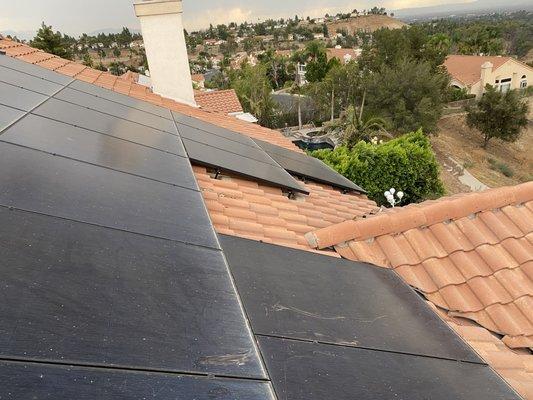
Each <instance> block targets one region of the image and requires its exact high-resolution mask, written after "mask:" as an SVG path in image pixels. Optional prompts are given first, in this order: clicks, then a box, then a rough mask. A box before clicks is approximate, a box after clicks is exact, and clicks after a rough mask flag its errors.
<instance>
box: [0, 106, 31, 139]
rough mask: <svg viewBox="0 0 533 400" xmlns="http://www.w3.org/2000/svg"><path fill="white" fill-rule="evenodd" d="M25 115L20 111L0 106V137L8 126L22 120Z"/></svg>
mask: <svg viewBox="0 0 533 400" xmlns="http://www.w3.org/2000/svg"><path fill="white" fill-rule="evenodd" d="M25 114H26V113H25V112H24V111H22V110H17V109H15V108H12V107H7V106H3V105H1V104H0V135H1V134H2V132H3V131H4V130H5V129H6V128H7V127H8V126H10V125H12V124H13V123H14V122H15V121H17V120H18V119H20V118H22V117H23V116H24V115H25ZM0 139H1V138H0Z"/></svg>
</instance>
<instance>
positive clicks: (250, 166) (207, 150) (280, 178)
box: [183, 139, 307, 193]
mask: <svg viewBox="0 0 533 400" xmlns="http://www.w3.org/2000/svg"><path fill="white" fill-rule="evenodd" d="M183 144H184V145H185V148H186V149H187V153H188V154H189V158H190V159H191V160H193V161H195V162H197V163H199V164H202V165H206V166H209V167H213V168H220V169H223V170H226V171H231V172H234V173H237V174H240V175H243V176H246V177H252V178H254V179H257V180H260V181H263V182H267V183H271V184H274V185H276V186H280V187H282V188H285V189H288V190H292V191H297V192H303V193H307V192H306V191H305V189H304V188H303V187H302V186H301V185H300V184H299V183H298V182H297V181H296V180H295V179H294V178H293V177H292V176H290V175H289V174H288V173H287V172H285V170H284V169H282V168H281V167H277V166H274V165H272V164H267V163H262V162H259V161H256V160H253V159H251V158H248V157H246V156H241V155H237V154H235V153H230V152H227V151H224V150H220V149H217V148H216V147H211V146H208V145H205V144H203V143H199V142H194V141H192V140H189V139H183Z"/></svg>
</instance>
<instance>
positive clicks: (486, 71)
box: [481, 61, 494, 89]
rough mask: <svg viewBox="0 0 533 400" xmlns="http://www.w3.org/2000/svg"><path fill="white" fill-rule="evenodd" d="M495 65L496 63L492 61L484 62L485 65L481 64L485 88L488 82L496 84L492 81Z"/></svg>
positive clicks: (483, 86)
mask: <svg viewBox="0 0 533 400" xmlns="http://www.w3.org/2000/svg"><path fill="white" fill-rule="evenodd" d="M493 67H494V65H493V64H492V63H491V62H490V61H487V62H485V63H483V65H482V66H481V87H482V88H483V89H485V86H486V85H487V83H489V84H491V85H494V82H492V81H491V74H492V68H493Z"/></svg>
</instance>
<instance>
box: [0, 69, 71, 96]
mask: <svg viewBox="0 0 533 400" xmlns="http://www.w3.org/2000/svg"><path fill="white" fill-rule="evenodd" d="M0 81H2V82H4V83H9V84H11V85H13V86H18V87H21V88H24V89H28V90H32V91H34V92H37V93H41V94H44V95H47V96H51V95H53V94H54V93H56V92H58V91H59V90H61V89H62V88H63V87H64V85H60V84H57V83H54V82H50V81H47V80H44V79H42V78H37V77H34V76H32V75H28V74H25V73H23V72H19V71H15V70H13V69H9V68H4V67H0Z"/></svg>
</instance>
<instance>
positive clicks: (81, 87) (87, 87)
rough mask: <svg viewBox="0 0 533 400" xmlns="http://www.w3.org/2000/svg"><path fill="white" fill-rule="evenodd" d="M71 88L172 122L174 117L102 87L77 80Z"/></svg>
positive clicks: (144, 102) (162, 109)
mask: <svg viewBox="0 0 533 400" xmlns="http://www.w3.org/2000/svg"><path fill="white" fill-rule="evenodd" d="M69 88H71V89H75V90H78V91H80V92H83V93H86V94H90V95H93V96H96V97H101V98H103V99H105V100H109V101H112V102H115V103H119V104H122V105H124V106H128V107H131V108H136V109H137V110H140V111H144V112H147V113H150V114H154V115H157V116H158V117H161V118H165V119H168V120H171V121H172V115H171V114H170V110H169V109H167V108H163V107H160V106H157V105H155V104H152V103H149V102H147V101H142V100H137V99H135V98H133V97H131V96H127V95H125V94H122V93H118V92H115V91H113V90H109V89H106V88H103V87H100V86H96V85H93V84H91V83H87V82H83V81H80V80H75V81H74V82H72V83H71V84H70V85H69Z"/></svg>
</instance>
